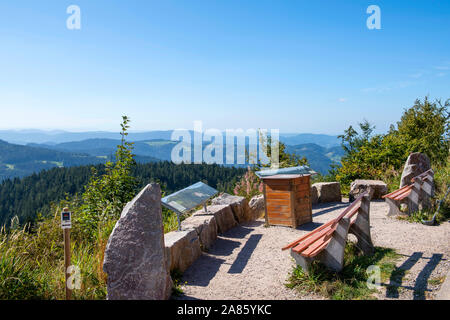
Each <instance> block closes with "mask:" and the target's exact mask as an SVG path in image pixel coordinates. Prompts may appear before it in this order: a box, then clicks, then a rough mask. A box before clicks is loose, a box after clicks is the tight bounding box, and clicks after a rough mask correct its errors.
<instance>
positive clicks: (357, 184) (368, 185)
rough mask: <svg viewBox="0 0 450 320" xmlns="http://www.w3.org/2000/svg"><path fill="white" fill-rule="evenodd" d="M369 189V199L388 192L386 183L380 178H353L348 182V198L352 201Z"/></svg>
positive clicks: (377, 197) (378, 197)
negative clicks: (353, 179)
mask: <svg viewBox="0 0 450 320" xmlns="http://www.w3.org/2000/svg"><path fill="white" fill-rule="evenodd" d="M366 190H368V191H369V199H370V200H372V199H381V197H382V196H384V195H385V194H387V193H388V187H387V184H386V183H384V182H383V181H381V180H355V181H353V182H352V183H351V184H350V192H349V194H348V195H349V200H350V201H353V200H354V199H356V198H357V197H358V196H359V195H360V194H362V193H363V192H365V191H366Z"/></svg>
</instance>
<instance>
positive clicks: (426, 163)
mask: <svg viewBox="0 0 450 320" xmlns="http://www.w3.org/2000/svg"><path fill="white" fill-rule="evenodd" d="M430 168H431V164H430V159H429V158H428V156H427V155H426V154H424V153H420V152H414V153H411V154H410V155H409V157H408V159H407V160H406V162H405V167H404V168H403V172H402V177H401V179H400V188H402V187H404V186H406V185H409V184H411V179H412V178H414V177H415V176H418V175H419V174H421V173H423V172H425V171H427V170H429V169H430Z"/></svg>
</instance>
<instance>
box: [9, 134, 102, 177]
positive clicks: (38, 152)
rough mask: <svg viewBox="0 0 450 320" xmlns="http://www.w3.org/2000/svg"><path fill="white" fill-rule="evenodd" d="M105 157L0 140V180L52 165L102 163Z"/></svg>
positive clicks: (66, 165) (65, 165)
mask: <svg viewBox="0 0 450 320" xmlns="http://www.w3.org/2000/svg"><path fill="white" fill-rule="evenodd" d="M104 162H105V159H102V158H99V157H95V156H91V155H88V154H83V153H73V152H62V151H58V150H50V149H46V148H39V147H30V146H21V145H16V144H11V143H8V142H5V141H3V140H0V181H1V180H3V179H6V178H14V177H21V176H25V175H29V174H31V173H33V172H38V171H41V170H44V169H50V168H53V167H63V166H64V167H69V166H77V165H78V166H80V165H87V164H98V163H104Z"/></svg>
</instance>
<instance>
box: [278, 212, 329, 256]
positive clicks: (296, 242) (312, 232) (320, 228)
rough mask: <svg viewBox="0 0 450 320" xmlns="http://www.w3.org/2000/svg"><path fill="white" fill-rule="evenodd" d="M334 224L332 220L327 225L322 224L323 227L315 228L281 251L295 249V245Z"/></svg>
mask: <svg viewBox="0 0 450 320" xmlns="http://www.w3.org/2000/svg"><path fill="white" fill-rule="evenodd" d="M333 222H334V219H332V220H330V221H328V222H327V223H324V224H323V225H321V226H320V227H317V228H316V229H314V230H313V231H311V232H309V233H308V234H306V235H304V236H303V237H301V238H299V239H297V240H295V241H293V242H291V243H289V244H288V245H287V246H285V247H283V248H282V249H281V250H287V249H289V248H292V247H295V246H296V245H297V244H299V243H300V242H302V241H304V240H305V239H307V238H309V237H311V236H312V235H313V234H315V233H317V232H319V231H320V230H322V229H324V228H326V227H328V226H330V225H331V224H332V223H333Z"/></svg>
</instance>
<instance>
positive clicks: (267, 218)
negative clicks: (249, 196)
mask: <svg viewBox="0 0 450 320" xmlns="http://www.w3.org/2000/svg"><path fill="white" fill-rule="evenodd" d="M263 195H264V220H265V221H266V222H265V226H266V227H268V226H269V217H268V216H267V195H266V183H265V182H264V181H263Z"/></svg>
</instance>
